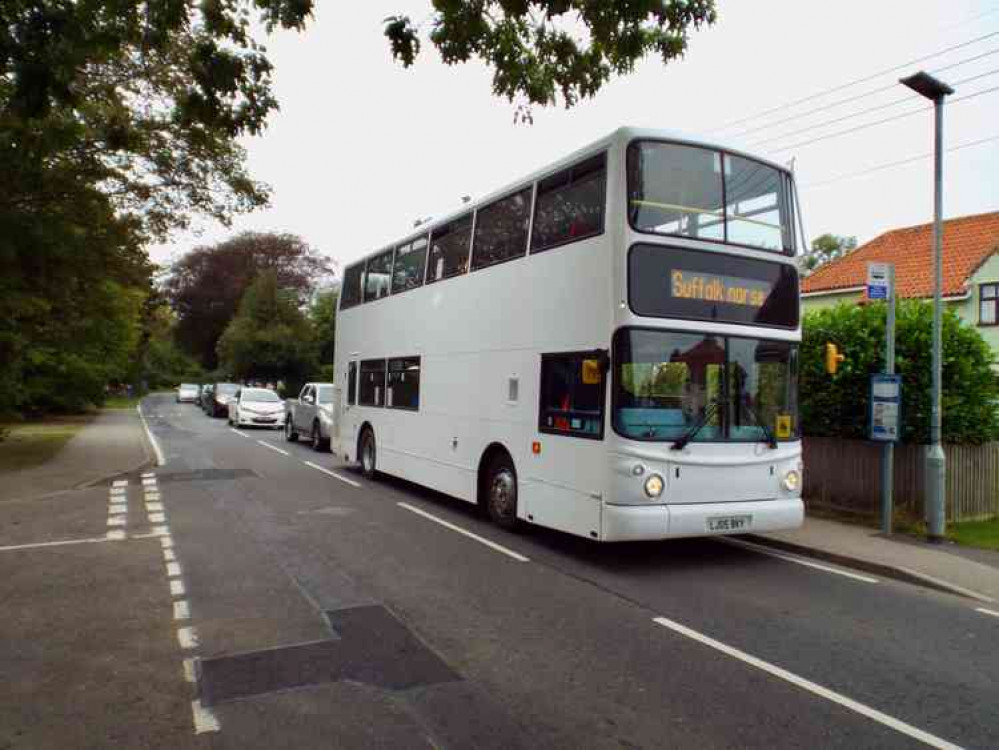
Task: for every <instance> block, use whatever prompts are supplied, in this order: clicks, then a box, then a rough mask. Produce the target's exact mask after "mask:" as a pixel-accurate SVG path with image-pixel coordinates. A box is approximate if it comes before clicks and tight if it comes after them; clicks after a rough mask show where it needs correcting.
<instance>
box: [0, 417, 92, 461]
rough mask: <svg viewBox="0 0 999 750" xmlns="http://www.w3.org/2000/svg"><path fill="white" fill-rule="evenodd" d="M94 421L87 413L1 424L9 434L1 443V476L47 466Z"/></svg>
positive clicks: (1, 429)
mask: <svg viewBox="0 0 999 750" xmlns="http://www.w3.org/2000/svg"><path fill="white" fill-rule="evenodd" d="M91 419H93V415H87V414H84V415H81V416H72V417H51V418H47V419H44V420H41V421H38V422H18V423H13V424H2V425H0V431H4V432H7V431H9V432H7V436H6V437H5V438H4V439H3V440H2V441H0V474H2V473H5V472H8V471H18V470H20V469H29V468H31V467H32V466H38V465H39V464H42V463H45V462H46V461H48V460H49V459H50V458H52V456H54V455H55V454H56V453H58V452H59V449H60V448H62V447H63V446H64V445H65V444H66V442H67V441H68V440H69V439H70V438H71V437H73V435H75V434H76V433H78V432H79V431H80V430H81V429H82V428H83V427H84V426H85V425H86V424H87V423H88V422H89V421H90V420H91Z"/></svg>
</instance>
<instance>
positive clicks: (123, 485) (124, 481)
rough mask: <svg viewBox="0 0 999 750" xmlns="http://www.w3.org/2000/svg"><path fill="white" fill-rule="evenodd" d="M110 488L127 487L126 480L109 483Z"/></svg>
mask: <svg viewBox="0 0 999 750" xmlns="http://www.w3.org/2000/svg"><path fill="white" fill-rule="evenodd" d="M111 486H112V487H128V480H127V479H116V480H114V481H113V482H111Z"/></svg>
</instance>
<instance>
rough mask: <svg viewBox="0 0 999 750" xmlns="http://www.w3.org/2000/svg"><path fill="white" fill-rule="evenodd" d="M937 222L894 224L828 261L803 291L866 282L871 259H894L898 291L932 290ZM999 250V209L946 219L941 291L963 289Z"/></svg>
mask: <svg viewBox="0 0 999 750" xmlns="http://www.w3.org/2000/svg"><path fill="white" fill-rule="evenodd" d="M932 248H933V224H921V225H919V226H917V227H907V228H905V229H893V230H891V231H890V232H885V233H884V234H882V235H880V236H878V237H876V238H874V239H873V240H871V241H870V242H868V243H867V244H866V245H861V246H860V247H858V248H857V249H856V250H854V251H853V252H850V253H848V254H847V255H844V256H843V257H842V258H838V259H837V260H834V261H832V262H831V263H827V264H826V265H824V266H822V267H821V268H819V269H818V270H817V271H816V272H815V273H813V274H812V275H811V276H808V277H807V278H805V279H804V280H803V281H802V283H801V291H802V292H803V293H805V294H807V293H809V292H828V291H833V290H835V289H846V288H849V287H858V286H864V284H865V283H866V282H867V264H868V262H870V261H881V262H890V263H894V264H895V283H896V286H897V290H898V295H899V296H900V297H930V296H932V295H933V253H932ZM996 252H999V211H997V212H994V213H989V214H978V215H976V216H962V217H961V218H958V219H948V220H946V221H944V223H943V294H944V296H945V297H948V296H952V295H959V294H964V292H965V291H967V290H966V288H965V285H966V283H967V281H968V277H969V276H971V275H972V274H973V273H974V272H975V270H976V269H977V268H978V267H979V266H980V265H981V264H982V263H983V262H985V260H986V259H987V258H988V257H989V256H990V255H992V254H993V253H996Z"/></svg>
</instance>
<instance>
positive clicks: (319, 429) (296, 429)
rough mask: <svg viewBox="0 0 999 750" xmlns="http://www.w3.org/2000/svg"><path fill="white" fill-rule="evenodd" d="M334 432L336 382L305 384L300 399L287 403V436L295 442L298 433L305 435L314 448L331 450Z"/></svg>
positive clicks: (285, 432)
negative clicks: (334, 385) (331, 439)
mask: <svg viewBox="0 0 999 750" xmlns="http://www.w3.org/2000/svg"><path fill="white" fill-rule="evenodd" d="M332 434H333V384H332V383H306V384H305V387H303V388H302V390H301V392H300V393H299V394H298V398H290V399H288V400H287V401H286V402H285V420H284V437H285V439H286V440H287V441H288V442H289V443H294V442H295V441H296V440H298V436H299V435H304V436H306V437H308V438H309V441H310V442H311V443H312V448H313V449H314V450H317V451H328V450H329V448H330V436H331V435H332Z"/></svg>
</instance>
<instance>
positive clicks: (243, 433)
mask: <svg viewBox="0 0 999 750" xmlns="http://www.w3.org/2000/svg"><path fill="white" fill-rule="evenodd" d="M229 431H230V432H235V433H236V434H237V435H239V436H240V437H245V438H248V437H250V436H249V435H247V434H246V433H245V432H240V431H239V430H237V429H236V428H235V427H230V428H229Z"/></svg>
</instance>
